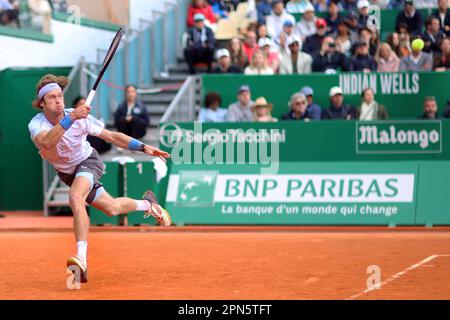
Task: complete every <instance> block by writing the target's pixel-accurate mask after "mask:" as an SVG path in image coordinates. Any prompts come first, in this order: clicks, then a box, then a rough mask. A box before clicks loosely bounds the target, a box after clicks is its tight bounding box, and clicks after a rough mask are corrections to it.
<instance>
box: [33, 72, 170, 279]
mask: <svg viewBox="0 0 450 320" xmlns="http://www.w3.org/2000/svg"><path fill="white" fill-rule="evenodd" d="M68 84H69V81H68V79H67V78H65V77H57V76H54V75H46V76H44V77H43V78H42V79H41V80H40V81H39V82H38V84H37V86H36V99H35V100H34V101H33V107H35V108H38V109H39V110H41V113H39V114H37V115H36V116H35V117H34V118H33V119H32V120H31V122H30V123H29V125H28V129H29V130H30V134H31V139H32V140H33V142H34V144H35V145H36V147H37V148H38V149H39V153H40V155H41V157H42V158H43V159H46V160H48V161H49V162H50V163H51V164H52V165H53V166H54V168H55V169H56V171H57V173H58V176H59V177H60V179H61V180H62V181H63V182H64V183H65V184H67V185H68V186H70V192H69V201H70V207H71V209H72V212H73V217H74V220H73V228H74V233H75V239H76V244H77V253H76V255H74V256H71V257H69V258H68V260H67V267H70V266H78V267H79V269H80V271H81V272H80V274H81V277H80V282H82V283H86V282H87V280H88V278H87V246H88V242H87V240H88V231H89V217H88V214H87V211H86V202H87V203H88V204H90V205H92V206H93V207H95V208H97V209H99V210H101V211H102V212H104V213H105V214H107V215H108V216H117V215H119V214H126V213H128V212H133V211H142V212H144V217H145V218H148V217H150V216H152V217H154V218H155V219H156V220H157V221H158V222H159V224H160V225H163V226H170V225H171V223H172V221H171V218H170V215H169V214H168V213H167V211H165V210H164V209H163V208H162V207H161V206H160V205H159V204H158V201H157V199H156V197H155V195H154V194H153V192H151V191H146V192H145V194H144V196H143V199H142V200H134V199H130V198H116V199H114V198H112V197H111V196H110V195H109V194H108V192H106V190H105V189H104V188H103V187H102V184H101V183H100V182H99V181H100V178H101V177H102V175H103V170H104V164H103V162H102V161H101V160H100V158H99V155H98V153H97V151H96V150H95V149H93V148H92V147H91V146H90V144H89V142H87V141H86V137H87V135H93V136H97V137H99V138H101V139H103V140H105V141H107V142H110V143H113V144H115V145H117V146H118V147H121V148H127V149H129V150H132V151H140V152H143V153H146V154H148V155H150V156H155V157H162V158H169V157H170V155H169V154H168V153H167V152H164V151H161V150H159V149H157V148H154V147H151V146H148V145H145V144H144V143H142V142H140V141H138V140H136V139H133V138H131V137H129V136H127V135H124V134H122V133H119V132H111V131H109V130H106V129H105V128H104V126H105V125H104V124H103V123H102V122H100V121H99V120H97V119H96V118H94V117H93V116H91V115H90V114H89V113H90V111H91V107H90V106H88V105H83V106H81V107H78V108H77V109H64V95H63V90H64V88H65V87H66V86H67V85H68Z"/></svg>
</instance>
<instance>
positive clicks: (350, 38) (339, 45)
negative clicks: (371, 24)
mask: <svg viewBox="0 0 450 320" xmlns="http://www.w3.org/2000/svg"><path fill="white" fill-rule="evenodd" d="M331 36H332V37H333V38H334V39H336V41H335V42H336V49H337V51H339V52H341V53H343V54H345V55H346V56H349V55H350V52H351V49H352V43H354V42H356V41H357V37H358V36H357V35H356V34H355V32H353V31H351V30H350V29H349V28H348V25H347V22H345V21H340V22H339V24H338V26H337V30H336V32H335V33H333V34H332V35H331Z"/></svg>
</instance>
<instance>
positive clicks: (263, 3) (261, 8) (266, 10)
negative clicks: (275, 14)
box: [256, 0, 272, 25]
mask: <svg viewBox="0 0 450 320" xmlns="http://www.w3.org/2000/svg"><path fill="white" fill-rule="evenodd" d="M256 11H257V12H258V23H259V24H264V25H265V24H266V19H267V17H268V16H269V15H270V13H271V12H272V0H260V1H259V2H258V4H257V5H256Z"/></svg>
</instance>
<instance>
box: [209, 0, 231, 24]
mask: <svg viewBox="0 0 450 320" xmlns="http://www.w3.org/2000/svg"><path fill="white" fill-rule="evenodd" d="M208 2H209V4H210V5H211V8H212V11H213V13H214V16H215V17H216V21H217V20H219V19H222V18H228V16H229V15H230V13H229V11H230V9H231V6H230V3H228V2H226V1H224V0H208Z"/></svg>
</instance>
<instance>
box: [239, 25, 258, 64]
mask: <svg viewBox="0 0 450 320" xmlns="http://www.w3.org/2000/svg"><path fill="white" fill-rule="evenodd" d="M242 49H243V50H244V54H245V56H246V57H247V61H249V62H250V61H252V57H253V54H254V53H255V51H257V50H258V49H259V47H258V42H257V41H256V33H255V32H254V31H248V32H247V34H246V35H245V40H244V45H243V46H242Z"/></svg>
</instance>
